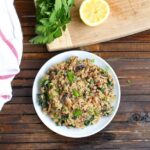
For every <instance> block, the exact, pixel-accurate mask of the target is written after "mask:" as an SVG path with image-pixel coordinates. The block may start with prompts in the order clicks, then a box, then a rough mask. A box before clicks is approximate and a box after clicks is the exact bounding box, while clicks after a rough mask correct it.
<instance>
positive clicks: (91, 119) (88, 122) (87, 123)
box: [84, 115, 94, 126]
mask: <svg viewBox="0 0 150 150" xmlns="http://www.w3.org/2000/svg"><path fill="white" fill-rule="evenodd" d="M93 120H94V115H92V116H91V117H90V118H89V119H87V120H85V121H84V125H85V126H88V125H89V124H90V123H91V122H92V121H93Z"/></svg>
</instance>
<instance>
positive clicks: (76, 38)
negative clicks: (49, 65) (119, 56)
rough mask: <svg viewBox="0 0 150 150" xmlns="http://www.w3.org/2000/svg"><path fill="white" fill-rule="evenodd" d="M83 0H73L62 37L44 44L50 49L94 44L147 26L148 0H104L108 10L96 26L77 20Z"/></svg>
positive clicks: (149, 14) (142, 29)
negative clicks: (105, 16) (106, 15)
mask: <svg viewBox="0 0 150 150" xmlns="http://www.w3.org/2000/svg"><path fill="white" fill-rule="evenodd" d="M82 1H83V0H75V7H74V8H73V9H72V12H71V14H72V21H71V23H70V24H69V25H68V27H67V30H66V32H64V34H63V36H62V37H61V38H59V39H56V40H55V41H54V42H53V43H51V44H48V45H47V48H48V50H49V51H56V50H61V49H67V48H73V47H80V46H85V45H90V44H95V43H98V42H104V41H108V40H112V39H116V38H120V37H124V36H128V35H131V34H134V33H138V32H141V31H144V30H148V29H150V0H107V1H108V3H109V5H110V8H111V13H110V16H109V18H108V19H107V21H106V22H104V23H103V24H102V25H100V26H98V27H88V26H86V25H84V24H83V22H82V21H81V20H80V17H79V7H80V4H81V2H82Z"/></svg>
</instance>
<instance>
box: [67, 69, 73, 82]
mask: <svg viewBox="0 0 150 150" xmlns="http://www.w3.org/2000/svg"><path fill="white" fill-rule="evenodd" d="M67 78H68V80H69V82H70V83H72V82H73V81H74V80H75V75H74V72H73V71H67Z"/></svg>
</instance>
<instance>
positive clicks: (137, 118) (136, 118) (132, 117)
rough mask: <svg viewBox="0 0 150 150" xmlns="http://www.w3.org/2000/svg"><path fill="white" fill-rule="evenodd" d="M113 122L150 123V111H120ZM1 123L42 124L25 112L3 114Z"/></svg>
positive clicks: (10, 124)
mask: <svg viewBox="0 0 150 150" xmlns="http://www.w3.org/2000/svg"><path fill="white" fill-rule="evenodd" d="M141 102H142V101H141ZM112 123H118V124H120V123H126V124H129V125H130V124H134V125H136V124H140V125H142V124H145V123H150V113H149V112H129V113H128V112H126V113H121V112H118V113H117V115H116V116H115V118H114V119H113V121H112ZM0 124H1V125H2V126H3V127H5V125H6V124H8V125H9V126H12V124H14V125H16V124H17V125H18V126H19V125H22V124H42V122H41V120H40V119H39V117H38V116H37V115H36V114H24V115H21V114H14V115H9V114H2V115H0ZM1 125H0V128H1V127H2V126H1ZM127 126H128V125H127ZM139 128H141V127H139ZM136 129H137V128H136ZM6 130H7V129H6ZM18 130H19V128H18ZM31 130H32V129H30V131H31ZM106 131H107V130H106ZM3 132H4V130H3ZM6 132H8V131H6ZM18 132H19V131H18ZM22 132H23V131H22ZM33 132H34V129H33ZM35 132H36V131H35ZM8 133H9V132H8Z"/></svg>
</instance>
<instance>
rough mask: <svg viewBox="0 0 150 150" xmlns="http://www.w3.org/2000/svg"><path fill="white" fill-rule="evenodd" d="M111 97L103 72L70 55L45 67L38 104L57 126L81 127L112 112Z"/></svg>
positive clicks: (109, 79) (110, 80)
mask: <svg viewBox="0 0 150 150" xmlns="http://www.w3.org/2000/svg"><path fill="white" fill-rule="evenodd" d="M114 97H115V94H114V81H113V78H112V76H111V75H110V74H109V73H108V72H107V70H104V69H102V68H100V67H98V66H96V65H95V64H94V62H93V60H91V59H82V60H81V59H78V57H76V56H73V57H70V58H69V59H68V60H66V61H63V62H61V63H58V64H56V65H54V66H52V67H50V68H49V70H48V72H47V73H46V74H45V75H44V76H43V77H42V79H41V81H40V93H39V94H38V101H39V104H40V105H41V108H42V110H43V112H45V113H46V114H47V115H48V116H50V118H51V119H52V120H53V121H54V122H55V123H56V124H57V125H60V126H63V125H64V126H67V127H75V128H84V127H86V126H89V125H92V124H96V123H97V122H98V121H99V120H100V119H101V117H103V116H108V115H110V114H111V113H112V111H113V107H112V102H113V100H114Z"/></svg>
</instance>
